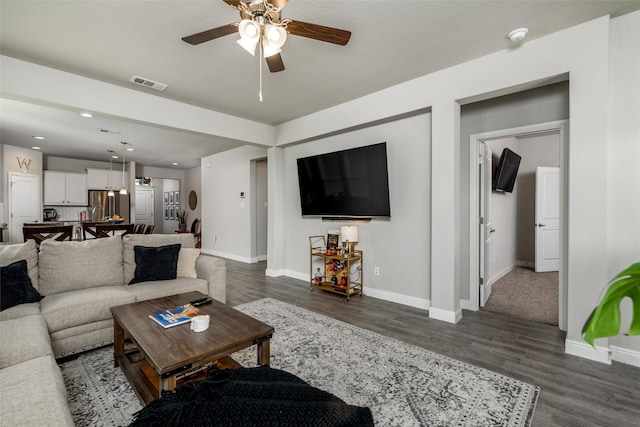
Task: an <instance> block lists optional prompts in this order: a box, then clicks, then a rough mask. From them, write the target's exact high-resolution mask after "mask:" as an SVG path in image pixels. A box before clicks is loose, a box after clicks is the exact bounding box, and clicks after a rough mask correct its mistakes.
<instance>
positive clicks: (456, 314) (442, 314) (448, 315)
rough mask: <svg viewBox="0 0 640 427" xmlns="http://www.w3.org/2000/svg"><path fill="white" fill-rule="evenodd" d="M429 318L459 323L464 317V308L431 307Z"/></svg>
mask: <svg viewBox="0 0 640 427" xmlns="http://www.w3.org/2000/svg"><path fill="white" fill-rule="evenodd" d="M429 318H431V319H435V320H442V321H443V322H447V323H458V322H459V321H460V319H462V309H457V310H456V311H449V310H442V309H440V308H433V307H431V308H429Z"/></svg>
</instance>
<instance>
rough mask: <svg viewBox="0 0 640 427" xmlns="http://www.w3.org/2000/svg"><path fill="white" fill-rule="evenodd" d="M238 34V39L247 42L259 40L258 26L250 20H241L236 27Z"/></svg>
mask: <svg viewBox="0 0 640 427" xmlns="http://www.w3.org/2000/svg"><path fill="white" fill-rule="evenodd" d="M238 33H240V37H241V38H243V39H247V40H255V41H256V42H257V41H258V39H259V38H260V26H259V25H258V24H257V23H255V22H253V21H252V20H250V19H243V20H242V21H240V25H238Z"/></svg>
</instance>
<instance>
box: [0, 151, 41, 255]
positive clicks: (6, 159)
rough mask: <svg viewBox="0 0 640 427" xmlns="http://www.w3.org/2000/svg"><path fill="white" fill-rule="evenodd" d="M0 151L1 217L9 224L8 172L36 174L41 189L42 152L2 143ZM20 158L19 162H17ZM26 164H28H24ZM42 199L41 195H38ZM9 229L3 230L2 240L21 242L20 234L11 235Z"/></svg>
mask: <svg viewBox="0 0 640 427" xmlns="http://www.w3.org/2000/svg"><path fill="white" fill-rule="evenodd" d="M0 151H1V152H2V158H1V160H2V162H1V163H2V164H1V169H0V170H2V179H0V184H2V189H1V190H0V202H2V203H1V204H0V209H2V212H1V215H0V216H1V217H2V221H4V223H6V224H9V188H8V185H9V179H8V177H9V173H10V172H16V173H26V174H29V175H36V176H38V177H39V178H40V189H41V191H42V188H43V187H42V185H43V184H42V152H40V151H37V150H27V149H24V148H21V147H15V146H13V145H7V144H3V145H0ZM18 159H20V163H18ZM26 165H28V166H26ZM40 200H42V196H41V197H40ZM2 221H0V227H2V223H3V222H2ZM10 232H11V230H10V229H7V230H5V231H4V235H3V237H4V239H3V240H4V241H5V242H8V241H11V240H13V241H14V242H21V241H22V236H17V237H16V236H13V237H12V236H11V235H10Z"/></svg>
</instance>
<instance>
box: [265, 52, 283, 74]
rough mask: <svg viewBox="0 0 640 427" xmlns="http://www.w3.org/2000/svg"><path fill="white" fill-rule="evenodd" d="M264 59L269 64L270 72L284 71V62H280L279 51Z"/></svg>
mask: <svg viewBox="0 0 640 427" xmlns="http://www.w3.org/2000/svg"><path fill="white" fill-rule="evenodd" d="M265 60H266V61H267V65H268V66H269V71H271V72H272V73H277V72H278V71H284V62H282V56H280V54H279V53H276V54H275V55H271V56H267V57H266V58H265Z"/></svg>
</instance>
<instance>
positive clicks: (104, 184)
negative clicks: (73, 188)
mask: <svg viewBox="0 0 640 427" xmlns="http://www.w3.org/2000/svg"><path fill="white" fill-rule="evenodd" d="M109 175H111V188H113V190H114V191H118V190H120V188H121V187H122V171H121V170H113V171H109V170H107V169H87V188H88V189H89V190H108V189H109ZM124 179H125V182H127V173H126V172H125V174H124Z"/></svg>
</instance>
